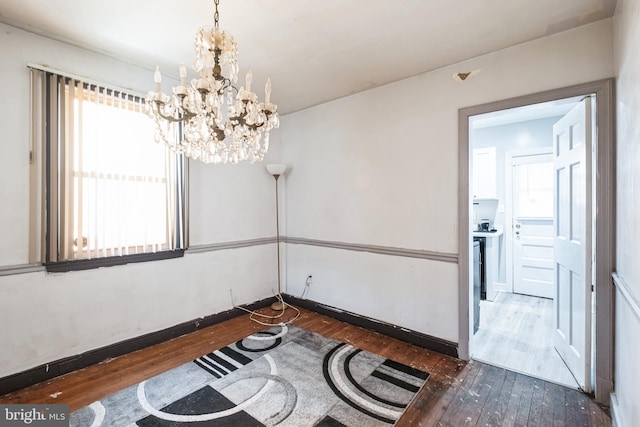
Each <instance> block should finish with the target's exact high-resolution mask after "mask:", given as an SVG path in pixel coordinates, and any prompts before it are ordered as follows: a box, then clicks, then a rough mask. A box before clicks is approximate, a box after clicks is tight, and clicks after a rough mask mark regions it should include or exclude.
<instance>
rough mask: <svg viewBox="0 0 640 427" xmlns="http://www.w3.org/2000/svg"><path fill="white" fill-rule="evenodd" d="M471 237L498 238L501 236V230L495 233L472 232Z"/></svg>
mask: <svg viewBox="0 0 640 427" xmlns="http://www.w3.org/2000/svg"><path fill="white" fill-rule="evenodd" d="M472 233H473V237H499V236H502V230H496V231H473V232H472Z"/></svg>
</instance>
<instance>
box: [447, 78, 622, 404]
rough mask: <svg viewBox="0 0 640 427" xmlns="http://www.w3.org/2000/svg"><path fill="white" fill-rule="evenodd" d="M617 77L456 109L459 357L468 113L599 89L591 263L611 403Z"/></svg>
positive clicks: (600, 396) (602, 386)
mask: <svg viewBox="0 0 640 427" xmlns="http://www.w3.org/2000/svg"><path fill="white" fill-rule="evenodd" d="M613 89H614V79H613V78H610V79H603V80H597V81H594V82H589V83H583V84H578V85H574V86H568V87H564V88H559V89H552V90H548V91H544V92H538V93H534V94H529V95H524V96H519V97H515V98H510V99H505V100H501V101H496V102H490V103H487V104H481V105H476V106H473V107H467V108H462V109H460V110H459V111H458V179H459V180H458V252H459V253H458V290H459V292H458V313H459V322H458V329H459V331H458V351H459V354H460V358H462V359H465V360H468V359H469V339H470V337H471V336H472V332H471V331H472V330H471V328H472V327H473V325H472V322H471V320H472V319H471V316H470V306H471V300H470V298H471V296H472V295H473V293H472V292H470V286H471V284H470V277H469V271H470V266H471V259H472V258H471V249H472V247H471V231H470V227H469V221H470V215H471V209H470V206H471V192H470V189H469V151H470V147H469V118H470V117H471V116H475V115H478V114H484V113H489V112H493V111H499V110H505V109H508V108H515V107H522V106H525V105H530V104H537V103H540V102H547V101H553V100H556V99H561V98H570V97H574V96H585V95H590V94H595V95H596V111H597V121H596V127H597V129H598V133H597V141H596V143H595V144H594V145H595V148H596V153H597V155H596V160H595V164H594V165H593V167H594V169H595V172H596V174H595V176H596V179H595V182H593V187H594V189H595V192H596V197H595V200H594V208H595V212H596V215H595V230H594V231H593V232H594V236H595V244H594V247H593V250H594V251H595V254H596V259H595V264H594V267H593V271H594V277H595V279H596V286H595V295H594V297H595V301H596V303H595V304H596V309H595V325H594V326H595V327H594V328H593V329H594V332H593V334H594V341H595V342H594V348H595V358H594V363H593V365H595V375H594V383H595V398H596V400H597V401H598V402H601V403H604V404H608V403H609V396H610V394H611V392H612V391H613V351H614V331H613V326H614V325H613V323H614V322H613V315H614V297H613V295H614V294H613V292H614V285H613V279H612V277H611V274H612V272H613V265H614V257H615V246H614V240H613V239H614V236H615V222H614V217H615V216H614V215H615V207H614V206H615V205H614V203H615V163H614V162H615V127H614V123H615V121H614V119H615V117H614V91H613Z"/></svg>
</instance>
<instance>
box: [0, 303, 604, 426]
mask: <svg viewBox="0 0 640 427" xmlns="http://www.w3.org/2000/svg"><path fill="white" fill-rule="evenodd" d="M289 311H291V315H293V311H292V310H289ZM265 312H266V313H268V312H269V310H265ZM301 312H302V313H301V316H300V317H299V318H298V319H297V320H296V321H295V322H294V324H295V325H297V326H300V327H302V328H305V329H308V330H311V331H314V332H317V333H319V334H322V335H325V336H327V337H330V338H334V339H337V340H341V341H343V342H347V343H350V344H352V345H353V346H355V347H358V348H361V349H363V350H367V351H370V352H374V353H377V354H380V355H382V356H384V357H387V358H389V359H393V360H396V361H398V362H401V363H405V364H407V365H410V366H413V367H416V368H418V369H422V370H425V371H428V372H429V373H430V374H431V376H430V377H429V380H428V381H427V382H426V384H425V385H424V387H423V388H422V389H421V390H420V391H419V392H418V395H417V396H416V399H415V400H414V401H413V403H412V404H411V405H410V406H409V408H407V410H406V412H405V413H404V415H403V416H402V418H401V419H400V420H399V421H398V423H397V424H396V425H398V426H428V427H431V426H455V427H459V426H529V425H530V426H550V425H553V426H598V427H602V426H605V427H606V426H610V425H611V420H610V417H609V415H608V412H607V410H606V409H603V408H601V407H600V406H598V405H597V404H596V403H595V402H593V401H592V400H591V399H590V398H589V397H588V396H586V395H584V394H582V393H580V392H578V391H577V390H572V389H569V388H566V387H562V386H559V385H557V384H553V383H549V382H545V381H542V380H539V379H534V378H532V377H528V376H525V375H522V374H518V373H515V372H512V371H507V370H504V369H501V368H497V367H494V366H490V365H487V364H484V363H481V362H476V361H471V362H469V363H466V362H464V361H461V360H458V359H454V358H451V357H448V356H444V355H442V354H439V353H436V352H433V351H429V350H426V349H423V348H420V347H416V346H413V345H411V344H408V343H405V342H403V341H399V340H396V339H393V338H389V337H386V336H384V335H380V334H377V333H375V332H372V331H368V330H365V329H362V328H359V327H356V326H353V325H349V324H347V323H343V322H339V321H337V320H335V319H331V318H329V317H325V316H322V315H319V314H317V313H314V312H312V311H307V310H301ZM261 329H263V327H262V326H260V325H258V324H256V323H253V322H251V321H250V320H249V318H248V316H242V317H238V318H235V319H232V320H229V321H226V322H224V323H221V324H218V325H215V326H211V327H209V328H206V329H203V330H200V331H197V332H194V333H192V334H188V335H184V336H182V337H179V338H176V339H173V340H171V341H168V342H165V343H162V344H158V345H155V346H153V347H149V348H146V349H144V350H140V351H136V352H134V353H131V354H128V355H126V356H122V357H118V358H116V359H112V360H109V361H106V362H103V363H101V364H98V365H94V366H90V367H88V368H85V369H82V370H80V371H77V372H73V373H70V374H68V375H65V376H63V377H59V378H55V379H53V380H51V381H47V382H44V383H41V384H36V385H34V386H32V387H29V388H26V389H24V390H19V391H17V392H14V393H10V394H7V395H4V396H0V403H67V404H69V405H70V408H71V411H74V410H76V409H78V408H81V407H83V406H86V405H88V404H90V403H92V402H94V401H96V400H100V399H102V398H104V397H106V396H109V395H111V394H113V393H115V392H117V391H119V390H121V389H123V388H125V387H128V386H131V385H134V384H137V383H138V382H140V381H143V380H145V379H147V378H149V377H151V376H153V375H156V374H159V373H161V372H164V371H166V370H168V369H171V368H174V367H176V366H179V365H181V364H183V363H187V362H189V361H192V360H193V359H195V358H196V357H199V356H201V355H202V354H206V353H208V352H211V351H213V350H215V349H218V348H221V347H224V346H226V345H228V344H231V343H233V342H235V341H237V340H239V339H241V338H244V337H245V336H247V335H250V334H251V333H253V332H256V331H258V330H261Z"/></svg>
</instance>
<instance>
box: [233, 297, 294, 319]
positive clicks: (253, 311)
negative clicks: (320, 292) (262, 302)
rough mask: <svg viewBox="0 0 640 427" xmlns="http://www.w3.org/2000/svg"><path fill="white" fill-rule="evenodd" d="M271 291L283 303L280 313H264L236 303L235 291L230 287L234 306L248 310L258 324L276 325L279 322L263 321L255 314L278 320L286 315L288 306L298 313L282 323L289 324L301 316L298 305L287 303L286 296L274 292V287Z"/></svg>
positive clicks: (250, 317)
mask: <svg viewBox="0 0 640 427" xmlns="http://www.w3.org/2000/svg"><path fill="white" fill-rule="evenodd" d="M271 291H272V292H273V293H274V296H275V297H276V299H277V300H278V301H280V303H281V304H282V310H281V311H280V313H278V314H276V315H267V314H262V313H258V312H257V311H255V310H249V309H247V308H244V307H241V306H239V305H236V302H235V299H234V298H233V291H232V290H231V289H229V294H230V295H231V304H232V305H233V307H234V308H239V309H240V310H242V311H246V312H247V313H250V314H251V315H250V316H249V319H251V320H252V321H254V322H256V323H257V324H259V325H262V326H274V325H277V323H266V322H262V321H260V320H258V319H256V318H255V317H254V316H256V317H261V318H264V319H270V320H276V319H279V318H281V317H282V316H283V315H284V312H285V310H286V309H287V307H291V308H292V309H294V310H295V311H296V315H295V316H294V317H293V319H289V320H287V321H286V322H280V325H289V324H291V323H293V322H294V321H295V320H296V319H297V318H298V317H300V310H298V309H297V308H296V307H294V306H292V305H291V304H288V303H286V302H285V301H284V298H282V295H281V294H279V293H276V292H274V291H273V289H272V290H271Z"/></svg>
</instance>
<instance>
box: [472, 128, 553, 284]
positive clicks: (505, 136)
mask: <svg viewBox="0 0 640 427" xmlns="http://www.w3.org/2000/svg"><path fill="white" fill-rule="evenodd" d="M559 118H560V117H551V118H545V119H537V120H528V121H525V122H520V123H510V124H506V125H501V126H489V127H484V128H479V129H473V130H472V131H471V135H470V138H469V139H470V141H471V145H472V147H473V148H489V147H495V148H496V196H497V198H498V200H499V201H498V211H497V212H496V218H495V226H496V227H498V228H499V229H501V230H506V228H505V211H504V210H505V207H506V194H505V182H506V177H505V167H506V165H505V153H507V152H509V151H516V150H526V149H530V148H546V147H549V149H552V142H553V124H554V123H555V122H557V121H558V119H559ZM505 238H506V236H505V237H503V238H502V245H501V247H500V269H499V276H498V281H499V282H501V283H506V281H507V274H506V246H507V245H506V244H505V243H504V239H505ZM507 288H509V289H511V284H508V283H507Z"/></svg>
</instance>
